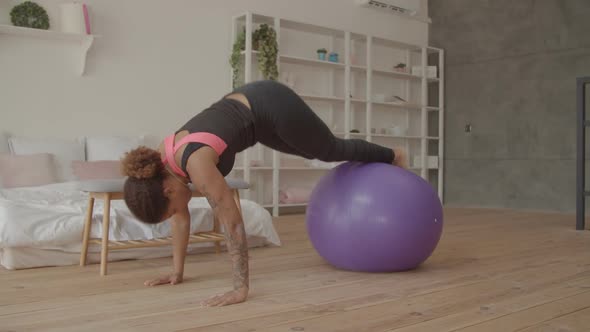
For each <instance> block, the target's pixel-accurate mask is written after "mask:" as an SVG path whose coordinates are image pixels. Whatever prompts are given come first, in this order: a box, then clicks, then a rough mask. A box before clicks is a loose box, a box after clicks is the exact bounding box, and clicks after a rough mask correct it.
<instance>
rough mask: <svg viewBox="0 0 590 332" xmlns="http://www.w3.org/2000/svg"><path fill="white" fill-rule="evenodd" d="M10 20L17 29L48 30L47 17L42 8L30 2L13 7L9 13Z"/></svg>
mask: <svg viewBox="0 0 590 332" xmlns="http://www.w3.org/2000/svg"><path fill="white" fill-rule="evenodd" d="M10 20H11V21H12V24H14V25H15V26H17V27H26V28H34V29H43V30H47V29H49V16H48V15H47V12H46V11H45V9H43V7H41V6H39V5H38V4H36V3H34V2H32V1H25V2H23V3H21V4H20V5H16V6H14V8H12V10H11V11H10Z"/></svg>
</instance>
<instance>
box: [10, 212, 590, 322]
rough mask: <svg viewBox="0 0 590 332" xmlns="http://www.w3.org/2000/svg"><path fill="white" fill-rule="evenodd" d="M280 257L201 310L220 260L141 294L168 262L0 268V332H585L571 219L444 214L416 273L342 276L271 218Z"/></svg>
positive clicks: (584, 277)
mask: <svg viewBox="0 0 590 332" xmlns="http://www.w3.org/2000/svg"><path fill="white" fill-rule="evenodd" d="M276 225H277V229H278V230H279V234H280V236H281V239H282V241H283V243H284V245H283V247H281V248H260V249H254V250H252V251H251V271H252V276H251V279H252V281H251V285H252V291H251V296H250V298H249V300H248V301H247V302H245V303H243V304H239V305H234V306H229V307H223V308H201V307H199V301H200V300H202V299H203V298H205V297H208V296H210V295H213V294H216V293H219V292H221V291H223V290H226V289H227V288H228V286H230V285H231V279H230V278H231V274H230V263H229V260H228V258H227V257H226V254H221V255H216V254H201V255H194V256H190V257H188V258H187V259H188V261H187V266H186V277H187V278H186V279H187V280H186V281H185V283H183V284H181V285H177V286H161V287H155V288H148V287H144V286H143V285H142V284H143V281H144V279H146V278H151V277H154V276H156V275H158V274H160V273H165V272H167V271H169V267H170V264H171V261H170V259H154V260H144V261H127V262H118V263H112V264H111V265H110V266H109V267H110V275H109V276H107V277H106V278H101V277H99V276H98V266H96V265H92V266H88V267H86V268H80V267H77V266H71V267H62V268H43V269H32V270H22V271H6V270H0V331H32V330H38V331H178V330H180V331H308V332H309V331H322V332H323V331H404V332H406V331H420V332H427V331H436V332H443V331H463V332H467V331H477V332H486V331H493V332H504V331H526V332H530V331H543V332H548V331H556V332H557V331H559V332H566V331H580V332H582V331H584V332H586V331H590V231H582V232H577V231H575V230H574V229H573V225H574V222H573V216H571V215H560V214H542V213H524V212H515V211H501V210H477V209H446V211H445V230H444V234H443V238H442V240H441V242H440V244H439V247H438V248H437V250H436V252H435V254H434V255H433V256H432V257H431V258H430V259H429V260H428V261H427V262H426V263H425V264H424V266H423V267H422V268H420V269H418V270H416V271H412V272H405V273H395V274H366V273H353V272H344V271H338V270H335V269H333V268H331V267H330V266H328V265H327V264H326V263H324V262H323V261H322V259H321V258H319V257H318V255H317V254H316V253H315V251H314V250H313V249H312V247H311V246H310V243H309V242H308V240H307V236H306V233H305V224H304V217H303V216H302V215H297V216H287V217H282V218H279V219H277V220H276Z"/></svg>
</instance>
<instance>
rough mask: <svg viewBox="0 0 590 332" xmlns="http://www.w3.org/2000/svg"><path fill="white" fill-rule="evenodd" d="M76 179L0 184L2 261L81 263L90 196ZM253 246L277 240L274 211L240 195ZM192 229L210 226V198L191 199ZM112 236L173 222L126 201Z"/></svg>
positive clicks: (115, 212)
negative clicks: (149, 216)
mask: <svg viewBox="0 0 590 332" xmlns="http://www.w3.org/2000/svg"><path fill="white" fill-rule="evenodd" d="M77 188H78V183H77V182H76V181H69V182H62V183H53V184H48V185H42V186H35V187H24V188H11V189H0V264H1V265H2V266H3V267H5V268H7V269H24V268H33V267H44V266H63V265H75V264H78V263H79V258H80V248H81V242H82V240H81V234H82V229H83V224H84V214H85V211H86V207H87V206H86V205H87V202H88V197H87V194H86V193H84V192H82V191H80V190H78V189H77ZM240 202H241V204H242V213H243V219H244V224H245V229H246V234H247V236H248V244H249V246H250V247H259V246H279V245H280V244H281V242H280V239H279V236H278V235H277V233H276V230H275V228H274V226H273V223H272V217H271V215H270V213H269V212H268V211H267V210H266V209H264V208H263V207H262V206H261V205H259V204H257V203H255V202H252V201H249V200H244V199H242V200H240ZM189 208H190V212H191V231H192V232H198V231H206V230H210V229H211V228H212V225H213V213H212V210H211V208H210V207H209V205H208V203H207V201H206V199H204V198H193V199H192V200H191V202H190V203H189ZM94 211H95V213H94V216H93V223H92V228H91V234H90V236H91V237H92V238H100V237H101V234H102V230H101V228H102V227H101V222H100V221H101V220H102V216H103V211H104V209H103V204H102V202H98V201H97V202H96V205H95V210H94ZM110 215H111V218H110V230H109V238H110V239H111V240H115V241H124V240H145V239H153V238H161V237H166V236H169V235H170V224H169V223H167V222H164V223H160V224H157V225H147V224H144V223H141V222H139V221H138V220H137V219H136V218H135V217H133V215H132V214H131V213H130V211H129V210H128V208H127V207H126V206H125V203H124V202H123V201H113V202H112V203H111V208H110ZM213 246H214V245H213V244H212V243H199V244H193V245H190V246H189V249H188V253H189V254H194V253H199V252H205V251H210V250H211V249H212V248H213ZM171 253H172V250H171V247H169V246H164V247H157V248H142V249H128V250H123V251H113V252H111V253H110V254H109V261H110V262H112V261H118V260H126V259H146V258H156V257H169V256H171ZM99 260H100V247H98V246H91V247H90V248H89V253H88V262H89V263H96V262H98V261H99Z"/></svg>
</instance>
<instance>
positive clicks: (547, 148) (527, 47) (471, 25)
mask: <svg viewBox="0 0 590 332" xmlns="http://www.w3.org/2000/svg"><path fill="white" fill-rule="evenodd" d="M429 14H430V17H431V18H432V25H431V30H430V44H431V45H433V46H437V47H441V48H444V49H445V54H446V67H445V69H446V71H445V73H446V82H445V84H446V93H445V97H446V100H445V107H446V120H445V129H446V131H445V139H446V144H445V152H446V159H445V167H446V168H445V174H446V175H445V186H446V190H445V203H446V204H448V205H454V206H482V207H508V208H519V209H535V210H557V211H568V212H569V211H574V208H575V181H576V180H575V152H576V150H575V143H576V131H575V129H576V127H575V125H576V114H575V111H576V100H575V92H576V86H575V79H576V77H578V76H588V75H590V1H589V0H536V1H535V0H430V1H429ZM467 123H470V124H472V126H473V131H472V132H471V133H466V132H465V131H464V128H465V125H466V124H467Z"/></svg>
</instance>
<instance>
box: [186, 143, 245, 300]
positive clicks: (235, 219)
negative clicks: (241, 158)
mask: <svg viewBox="0 0 590 332" xmlns="http://www.w3.org/2000/svg"><path fill="white" fill-rule="evenodd" d="M216 158H217V155H216V154H215V151H214V150H212V149H210V148H201V149H199V150H197V151H196V152H195V153H193V154H192V155H191V157H190V158H189V160H188V163H187V170H188V173H189V175H190V177H191V181H192V182H193V183H194V184H195V186H196V187H197V189H198V190H199V191H200V192H201V194H203V195H204V196H205V197H206V198H207V200H208V201H209V204H210V205H211V208H212V209H213V213H214V214H215V216H216V217H217V219H218V220H219V221H220V223H221V224H222V225H223V226H224V228H225V239H226V243H227V249H228V252H229V254H230V256H231V260H232V270H233V290H232V291H229V292H227V293H225V294H221V295H217V296H215V297H212V298H210V299H208V300H206V301H205V302H204V303H203V304H204V305H207V306H221V305H229V304H234V303H239V302H243V301H245V300H246V297H247V296H248V291H249V288H250V285H249V270H248V243H247V241H246V232H245V230H244V223H243V221H242V215H241V213H240V211H239V210H238V206H237V204H236V202H235V201H234V196H233V194H232V191H231V190H230V188H229V187H228V186H227V183H226V181H225V178H224V177H223V175H222V174H221V173H220V172H219V171H218V170H217V166H216V160H217V159H216Z"/></svg>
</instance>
